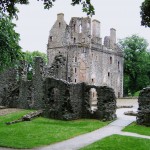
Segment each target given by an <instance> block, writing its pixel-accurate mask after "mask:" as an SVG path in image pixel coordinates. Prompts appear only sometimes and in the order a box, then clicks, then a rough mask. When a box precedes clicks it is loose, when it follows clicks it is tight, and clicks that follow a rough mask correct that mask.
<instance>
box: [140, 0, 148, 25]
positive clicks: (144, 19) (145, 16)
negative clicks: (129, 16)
mask: <svg viewBox="0 0 150 150" xmlns="http://www.w3.org/2000/svg"><path fill="white" fill-rule="evenodd" d="M140 14H141V18H142V21H141V25H143V26H145V27H150V0H145V1H144V2H143V3H142V5H141V12H140Z"/></svg>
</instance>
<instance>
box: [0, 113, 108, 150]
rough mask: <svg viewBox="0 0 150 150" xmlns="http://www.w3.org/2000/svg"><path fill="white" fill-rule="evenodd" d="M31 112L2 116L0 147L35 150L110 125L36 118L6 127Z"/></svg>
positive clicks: (95, 121) (0, 118)
mask: <svg viewBox="0 0 150 150" xmlns="http://www.w3.org/2000/svg"><path fill="white" fill-rule="evenodd" d="M28 112H29V111H21V112H17V113H12V114H9V115H6V116H0V135H1V140H0V147H12V148H20V149H23V148H33V147H38V146H42V145H48V144H52V143H56V142H60V141H63V140H66V139H69V138H72V137H74V136H78V135H80V134H84V133H87V132H91V131H93V130H96V129H99V128H101V127H103V126H105V125H107V124H108V122H100V121H99V120H92V119H91V120H88V119H83V120H74V121H60V120H52V119H47V118H42V117H40V118H36V119H34V120H32V121H30V122H29V121H28V122H21V123H17V124H13V125H10V126H8V125H6V124H5V123H6V122H9V121H12V120H15V119H18V118H20V117H21V116H22V115H24V114H26V113H28Z"/></svg>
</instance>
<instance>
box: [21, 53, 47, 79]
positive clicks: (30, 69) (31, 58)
mask: <svg viewBox="0 0 150 150" xmlns="http://www.w3.org/2000/svg"><path fill="white" fill-rule="evenodd" d="M37 56H40V57H42V58H43V60H44V62H45V63H47V55H46V54H45V53H41V52H39V51H33V52H29V51H26V52H25V53H24V60H25V61H26V62H27V64H28V66H27V72H28V74H27V78H28V79H29V80H30V79H32V75H33V68H34V58H35V57H37Z"/></svg>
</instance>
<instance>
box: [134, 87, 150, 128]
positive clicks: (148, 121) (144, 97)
mask: <svg viewBox="0 0 150 150" xmlns="http://www.w3.org/2000/svg"><path fill="white" fill-rule="evenodd" d="M138 103H139V108H138V114H137V124H140V125H146V126H150V87H147V88H144V89H143V90H142V91H141V92H140V94H139V98H138Z"/></svg>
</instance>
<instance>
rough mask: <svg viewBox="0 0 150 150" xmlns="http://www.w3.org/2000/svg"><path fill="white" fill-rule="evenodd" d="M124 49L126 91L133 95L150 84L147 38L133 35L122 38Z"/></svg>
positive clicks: (149, 58) (149, 54)
mask: <svg viewBox="0 0 150 150" xmlns="http://www.w3.org/2000/svg"><path fill="white" fill-rule="evenodd" d="M119 45H120V46H121V48H122V49H123V50H124V93H125V94H128V93H131V94H132V95H133V94H134V93H135V92H136V91H138V90H141V89H142V88H143V87H146V86H147V85H149V84H150V78H149V70H150V69H149V65H150V53H149V52H148V51H147V47H148V43H147V41H146V40H145V39H143V38H141V37H139V36H137V35H132V36H131V37H127V38H125V39H123V40H120V42H119Z"/></svg>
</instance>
